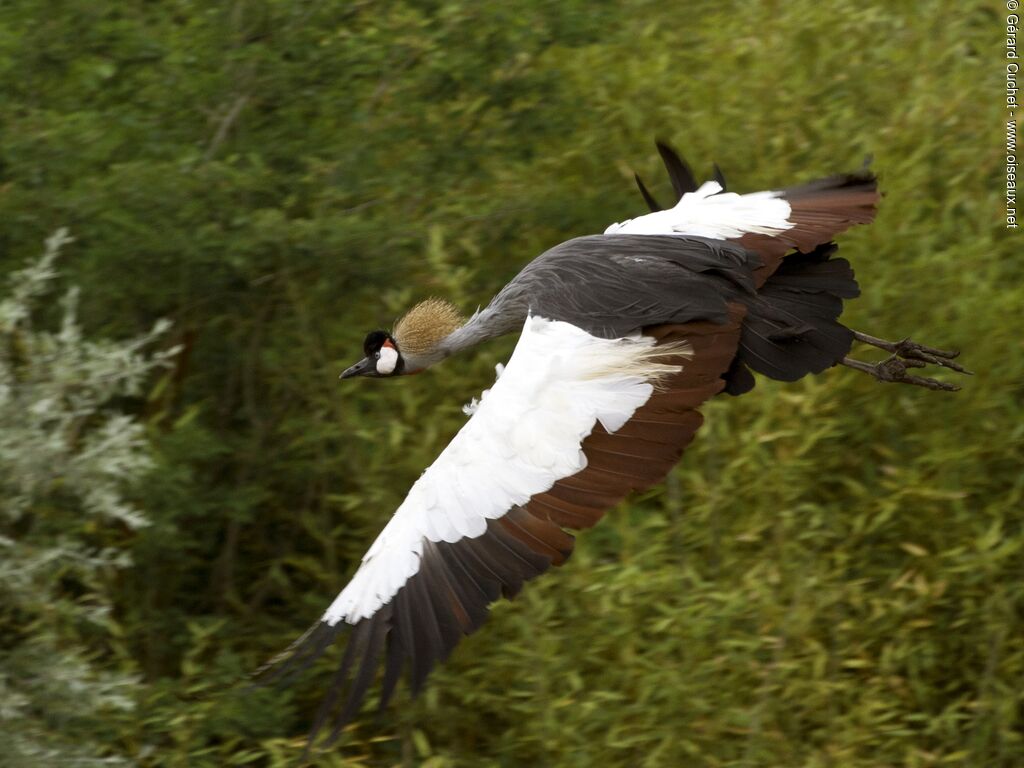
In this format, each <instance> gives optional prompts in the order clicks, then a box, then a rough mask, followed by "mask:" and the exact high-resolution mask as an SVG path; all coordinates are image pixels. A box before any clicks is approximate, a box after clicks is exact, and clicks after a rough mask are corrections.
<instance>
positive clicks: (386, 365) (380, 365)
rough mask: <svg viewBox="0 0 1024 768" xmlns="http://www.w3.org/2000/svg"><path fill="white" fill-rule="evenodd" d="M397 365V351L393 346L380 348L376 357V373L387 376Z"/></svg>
mask: <svg viewBox="0 0 1024 768" xmlns="http://www.w3.org/2000/svg"><path fill="white" fill-rule="evenodd" d="M396 365H398V351H397V350H396V349H395V348H394V347H389V346H383V347H381V348H380V357H379V358H377V373H379V374H381V375H384V376H387V375H388V374H389V373H394V372H395V366H396Z"/></svg>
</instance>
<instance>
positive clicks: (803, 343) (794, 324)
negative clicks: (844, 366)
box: [725, 243, 860, 395]
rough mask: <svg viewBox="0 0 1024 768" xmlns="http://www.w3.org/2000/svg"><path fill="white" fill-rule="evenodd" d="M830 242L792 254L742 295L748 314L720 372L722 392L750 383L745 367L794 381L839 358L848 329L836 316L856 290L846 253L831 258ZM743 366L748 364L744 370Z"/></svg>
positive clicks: (739, 390) (850, 335) (845, 348)
mask: <svg viewBox="0 0 1024 768" xmlns="http://www.w3.org/2000/svg"><path fill="white" fill-rule="evenodd" d="M835 251H836V245H835V244H834V243H826V244H824V245H821V246H819V247H817V248H815V249H814V250H813V251H812V252H810V253H796V254H792V255H790V256H789V257H787V258H786V259H785V261H783V262H782V264H781V265H780V267H779V268H778V270H777V271H776V272H775V273H774V274H773V275H772V276H771V277H769V278H768V280H767V281H766V282H765V284H764V285H763V286H762V287H761V289H760V290H759V291H758V293H757V295H756V296H752V297H746V298H744V299H743V302H744V304H746V305H747V308H748V314H747V318H746V321H745V322H744V324H743V333H742V335H741V337H740V345H739V350H738V352H737V355H736V359H735V360H734V362H733V366H732V368H730V370H729V372H728V373H727V374H726V377H725V378H726V381H727V384H726V390H725V391H726V392H728V393H729V394H732V395H739V394H743V393H744V392H747V391H749V390H750V389H752V388H753V386H754V378H753V376H751V375H750V370H753V371H757V372H758V373H761V374H764V375H765V376H768V377H769V378H772V379H778V380H780V381H796V380H797V379H799V378H802V377H803V376H806V375H807V374H809V373H820V372H821V371H823V370H825V369H826V368H830V367H832V366H833V365H835V364H836V363H838V362H839V361H840V360H842V359H843V358H844V357H845V356H846V355H847V353H849V351H850V346H851V345H852V344H853V332H852V331H850V330H849V329H848V328H846V327H845V326H843V325H842V324H841V323H839V322H838V318H839V315H840V314H841V313H842V311H843V299H848V298H853V297H855V296H857V295H859V293H860V289H859V287H858V286H857V281H856V280H855V279H854V275H853V270H852V269H851V268H850V264H849V262H847V261H846V259H833V258H831V257H832V255H833V254H834V253H835ZM748 369H749V370H748Z"/></svg>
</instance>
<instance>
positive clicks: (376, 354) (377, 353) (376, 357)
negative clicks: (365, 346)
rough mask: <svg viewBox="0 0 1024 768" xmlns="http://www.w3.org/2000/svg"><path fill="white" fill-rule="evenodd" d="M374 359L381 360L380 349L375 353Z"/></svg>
mask: <svg viewBox="0 0 1024 768" xmlns="http://www.w3.org/2000/svg"><path fill="white" fill-rule="evenodd" d="M373 359H374V360H380V350H379V349H378V350H377V351H376V352H374V353H373Z"/></svg>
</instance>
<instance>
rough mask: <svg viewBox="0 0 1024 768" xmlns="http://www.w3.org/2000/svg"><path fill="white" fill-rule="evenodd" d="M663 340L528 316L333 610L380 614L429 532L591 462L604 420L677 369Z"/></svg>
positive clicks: (495, 510) (444, 537) (476, 527)
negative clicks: (655, 350)
mask: <svg viewBox="0 0 1024 768" xmlns="http://www.w3.org/2000/svg"><path fill="white" fill-rule="evenodd" d="M653 343H654V342H653V340H652V339H650V338H647V337H642V336H639V335H637V336H635V337H631V338H628V339H600V338H597V337H595V336H591V335H590V334H588V333H586V332H585V331H583V330H581V329H579V328H577V327H575V326H573V325H570V324H569V323H564V322H558V321H550V320H545V319H543V318H540V317H530V318H528V319H527V321H526V324H525V326H524V328H523V333H522V336H521V337H520V339H519V343H518V344H517V345H516V348H515V351H514V353H513V354H512V359H511V360H510V361H509V364H508V365H507V366H506V367H505V368H504V370H503V372H502V374H501V375H500V378H499V379H498V380H497V381H496V382H495V384H494V386H493V387H491V389H489V390H487V391H485V392H484V393H483V395H482V396H481V398H480V401H479V403H478V404H477V405H476V407H475V408H474V410H473V414H472V417H471V418H470V419H469V421H468V422H467V423H466V424H465V426H464V427H463V428H462V429H461V430H460V431H459V433H458V434H457V435H456V436H455V438H454V439H453V440H452V441H451V443H449V444H448V447H447V448H445V450H444V451H443V452H442V453H441V455H440V456H439V457H438V458H437V460H436V461H435V462H434V463H433V464H432V465H431V466H430V468H428V469H427V470H426V472H424V473H423V474H422V475H421V476H420V478H419V479H418V480H417V481H416V483H415V484H414V485H413V487H412V489H411V490H410V491H409V495H408V496H407V497H406V498H405V501H404V502H403V503H402V505H401V506H400V507H399V508H398V510H397V511H396V512H395V514H394V516H393V517H392V518H391V520H390V521H389V522H388V524H387V525H386V526H385V527H384V530H383V531H381V533H380V535H379V536H378V537H377V539H376V540H375V541H374V542H373V545H372V546H371V547H370V549H369V551H368V552H367V553H366V555H365V556H364V557H363V562H362V565H361V566H360V568H359V570H358V571H357V572H356V574H355V576H354V577H353V579H352V581H351V582H349V584H348V586H346V587H345V589H344V590H342V592H341V594H339V595H338V597H337V598H336V599H335V601H334V602H333V603H332V604H331V606H330V608H328V609H327V611H326V613H324V615H323V621H325V622H326V623H328V624H331V625H334V624H337V623H338V622H339V621H345V622H348V623H350V624H354V623H356V622H358V621H359V620H361V619H365V618H368V617H369V616H372V615H373V614H374V612H376V611H377V610H378V609H379V608H380V607H381V606H382V605H384V604H386V603H387V602H389V601H390V600H391V599H392V598H393V597H394V596H395V594H396V593H397V592H398V590H399V589H400V588H401V587H402V586H403V585H404V584H405V583H406V581H408V579H409V578H410V577H411V576H413V575H414V574H415V573H416V572H417V571H418V570H419V560H420V556H421V554H422V550H423V539H424V538H426V539H429V540H430V541H446V542H455V541H458V540H459V539H462V538H464V537H469V538H475V537H477V536H481V535H482V534H483V533H484V532H485V531H486V529H487V520H488V519H492V518H498V517H501V516H502V515H504V514H505V513H506V512H508V510H509V509H510V508H511V507H513V506H514V505H521V504H525V503H526V502H527V501H528V500H529V499H530V497H531V496H533V495H535V494H538V493H542V492H543V491H546V490H548V489H549V488H551V486H552V485H554V483H555V482H556V481H558V480H560V479H562V478H564V477H568V476H570V475H573V474H575V473H577V472H579V471H580V470H582V469H583V468H584V467H585V466H586V462H587V460H586V456H585V455H584V454H583V451H582V450H581V448H580V445H581V443H582V442H583V439H584V438H585V437H586V436H587V435H589V434H590V432H591V431H592V430H593V428H594V425H595V424H596V423H597V422H600V423H601V424H602V425H603V426H604V427H605V428H606V429H607V430H609V431H615V430H617V429H619V428H620V427H621V426H622V425H623V424H625V423H626V421H628V420H629V418H630V417H631V416H632V415H633V412H634V411H635V410H636V409H637V408H639V407H640V406H641V405H643V404H644V403H645V402H647V400H648V399H649V398H650V396H651V393H652V392H653V387H652V385H651V383H650V380H651V379H652V378H654V377H656V376H657V375H658V374H659V373H663V372H664V371H665V366H664V365H661V364H659V363H658V362H657V360H656V359H655V358H654V357H653V356H652V355H651V353H650V350H651V347H652V345H653Z"/></svg>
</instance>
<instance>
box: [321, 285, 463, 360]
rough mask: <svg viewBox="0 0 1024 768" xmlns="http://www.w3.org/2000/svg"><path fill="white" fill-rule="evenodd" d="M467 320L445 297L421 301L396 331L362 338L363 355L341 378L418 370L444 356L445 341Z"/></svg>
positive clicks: (397, 323)
mask: <svg viewBox="0 0 1024 768" xmlns="http://www.w3.org/2000/svg"><path fill="white" fill-rule="evenodd" d="M464 322H465V321H464V320H463V318H462V315H461V314H460V313H459V311H458V309H456V308H455V306H454V305H452V304H450V303H449V302H447V301H444V300H442V299H427V300H426V301H421V302H420V303H419V304H417V305H416V306H414V307H413V308H412V309H410V310H409V311H408V312H406V313H405V314H404V315H403V316H402V317H401V319H399V320H398V322H396V323H395V328H394V331H392V332H391V333H388V332H387V331H371V332H370V333H368V334H367V335H366V339H364V340H363V355H365V357H363V359H362V360H360V361H359V362H358V363H356V364H355V365H353V366H352V367H350V368H347V369H346V370H345V372H344V373H342V374H341V378H343V379H350V378H352V377H353V376H367V377H369V378H372V379H383V378H388V377H391V376H401V375H402V374H406V373H418V372H419V371H422V370H423V369H425V368H428V367H430V366H431V365H433V364H434V363H436V362H438V361H440V360H443V359H444V358H445V357H446V356H447V353H446V352H445V350H444V348H443V346H442V342H443V341H444V340H445V339H446V338H447V337H448V336H449V335H450V334H451V333H452V331H454V330H456V329H457V328H459V327H460V326H462V324H463V323H464Z"/></svg>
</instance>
